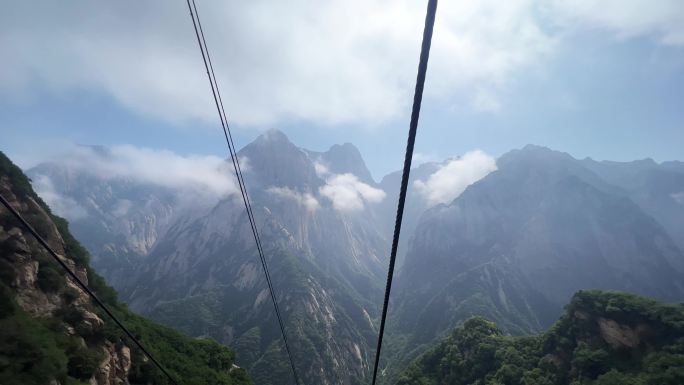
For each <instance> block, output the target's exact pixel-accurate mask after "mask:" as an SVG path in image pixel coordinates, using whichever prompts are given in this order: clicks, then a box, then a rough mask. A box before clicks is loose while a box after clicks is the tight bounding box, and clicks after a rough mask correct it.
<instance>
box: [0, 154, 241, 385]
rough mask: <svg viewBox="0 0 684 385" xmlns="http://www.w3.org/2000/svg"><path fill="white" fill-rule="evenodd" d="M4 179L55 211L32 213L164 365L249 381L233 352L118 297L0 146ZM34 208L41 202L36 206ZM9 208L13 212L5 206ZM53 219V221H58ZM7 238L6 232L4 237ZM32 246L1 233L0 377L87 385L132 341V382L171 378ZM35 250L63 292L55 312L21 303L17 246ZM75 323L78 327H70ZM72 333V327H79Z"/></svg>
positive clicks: (46, 277) (43, 284)
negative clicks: (89, 317)
mask: <svg viewBox="0 0 684 385" xmlns="http://www.w3.org/2000/svg"><path fill="white" fill-rule="evenodd" d="M0 179H2V182H3V183H5V185H6V186H7V185H9V188H10V189H11V191H12V193H14V195H15V196H16V197H17V199H18V200H19V201H22V202H26V201H28V200H30V199H32V200H34V201H35V202H36V203H37V204H38V205H40V206H41V207H42V209H43V211H45V212H46V213H48V215H49V218H50V219H51V222H52V223H50V221H48V220H46V217H45V214H42V213H40V210H31V209H30V205H29V209H28V210H27V211H26V212H25V213H24V214H25V218H26V219H27V221H29V223H31V224H32V225H33V226H34V227H35V229H36V231H38V232H39V234H41V236H43V237H45V238H49V235H50V234H51V233H52V234H54V229H55V228H56V229H57V231H58V232H59V235H60V236H61V238H62V240H63V241H64V251H65V254H66V255H67V256H68V257H69V258H71V259H72V260H74V262H75V263H76V265H77V266H81V267H84V268H85V269H86V273H87V276H88V282H89V286H90V288H91V289H92V290H93V291H94V292H95V293H96V294H97V296H98V297H99V298H100V299H101V300H102V301H103V302H105V303H106V304H107V305H108V306H109V307H110V308H111V310H112V311H113V313H115V315H116V316H117V317H118V318H119V319H120V320H121V321H122V322H123V323H124V324H125V325H126V326H127V327H128V329H129V330H131V331H132V333H134V335H135V336H136V337H137V338H138V339H139V340H140V341H141V342H142V343H143V344H144V345H145V347H146V348H147V349H148V350H149V351H150V353H152V354H153V355H154V357H155V358H156V359H157V360H158V361H159V362H161V363H162V365H164V366H165V368H166V369H167V370H168V371H169V372H170V373H171V374H172V376H173V377H174V378H175V379H176V380H177V381H178V383H179V384H206V385H215V384H224V385H229V384H250V383H251V381H250V380H249V379H248V378H247V376H246V373H245V371H244V370H242V369H239V368H237V367H234V366H233V363H234V360H235V356H234V353H233V352H232V351H230V350H228V349H227V348H225V347H224V346H222V345H220V344H218V343H216V342H214V341H209V340H195V339H191V338H189V337H186V336H184V335H182V334H180V333H178V332H176V331H174V330H172V329H170V328H168V327H164V326H161V325H158V324H156V323H153V322H151V321H148V320H146V319H144V318H142V317H140V316H137V315H135V314H133V313H132V312H130V311H129V310H128V309H127V308H126V306H125V305H123V304H121V303H119V302H118V300H117V295H116V292H115V291H114V290H113V289H112V288H111V287H109V286H108V285H107V284H106V283H105V282H104V280H103V279H102V278H101V277H100V276H99V275H97V274H96V273H95V272H94V271H93V270H92V269H91V268H90V267H89V265H88V261H89V258H88V253H87V251H86V250H85V249H84V248H83V247H82V246H81V245H80V244H79V243H78V241H77V240H76V239H75V238H74V237H73V236H72V235H71V233H70V232H69V229H68V223H67V222H66V220H64V219H62V218H60V217H58V216H55V215H53V214H52V213H51V212H50V210H49V208H48V207H47V205H45V203H44V202H43V201H42V200H40V198H39V197H38V196H37V195H36V194H35V192H34V191H33V190H32V188H31V185H30V181H29V180H28V178H27V177H26V176H25V175H24V174H23V173H22V172H21V170H19V168H17V167H16V166H15V165H13V164H12V163H11V161H10V160H9V159H8V158H7V157H6V156H5V155H4V154H2V152H0ZM34 207H35V206H34ZM5 212H6V211H5ZM53 224H54V226H53ZM0 226H3V228H5V229H9V228H11V227H18V226H19V224H18V223H17V222H16V221H15V220H14V219H13V218H11V217H10V216H8V215H4V216H0ZM5 238H6V237H5ZM27 241H28V242H29V245H30V250H17V249H16V247H17V246H16V245H17V242H15V241H13V240H12V239H11V237H10V238H7V239H3V240H0V384H3V385H15V384H16V385H31V384H36V385H44V384H47V383H49V382H50V381H51V380H53V379H56V380H58V381H60V383H62V384H66V385H78V384H85V383H87V382H88V379H89V378H90V377H92V375H93V373H94V372H95V370H96V369H97V367H98V366H99V365H100V363H101V362H102V360H103V359H104V347H105V346H106V345H108V344H109V345H110V346H111V347H114V348H115V349H119V348H121V347H122V346H123V345H126V346H128V347H130V348H131V361H132V365H131V370H130V374H129V380H130V383H131V384H161V385H164V384H168V383H169V381H168V379H167V378H166V377H165V376H163V375H162V373H161V372H160V371H159V370H158V369H157V368H156V367H155V366H154V365H153V364H152V362H151V361H150V360H149V359H148V358H147V357H145V356H144V355H143V354H142V352H141V351H140V349H139V348H138V347H137V346H136V345H135V344H134V343H133V342H132V341H130V340H129V339H128V338H127V337H126V336H125V335H124V333H123V331H121V330H120V329H119V328H118V327H117V326H116V325H115V324H114V323H113V322H112V321H111V319H110V318H109V317H108V316H107V315H106V314H104V312H103V311H101V310H100V309H99V308H96V307H95V306H86V307H85V308H84V307H83V306H76V305H74V304H73V302H74V301H75V300H76V298H78V296H79V293H78V292H77V291H75V289H73V288H69V287H68V286H67V285H66V277H65V273H64V272H63V271H62V270H61V268H60V267H59V266H58V265H57V264H56V263H55V262H54V261H53V260H51V259H50V257H49V256H47V255H46V253H44V252H43V251H42V250H41V249H40V248H39V247H38V246H37V243H35V242H32V241H31V240H30V239H27ZM15 252H19V253H26V252H28V253H30V256H31V258H32V259H33V260H35V261H37V262H38V274H37V286H38V287H39V288H40V290H42V291H43V292H45V293H48V294H49V295H57V296H59V297H61V298H62V300H63V302H62V303H63V304H64V306H62V307H60V308H58V309H57V310H56V311H55V312H54V313H52V315H50V316H45V317H33V316H31V315H29V314H28V313H26V312H25V311H24V310H23V309H22V308H21V307H20V306H18V304H17V303H16V301H15V299H14V296H15V291H14V289H13V285H14V283H13V282H14V280H15V275H16V273H15V268H14V265H13V263H16V260H13V259H12V258H15V257H13V255H14V253H15ZM85 310H88V311H91V312H95V313H97V314H98V315H99V317H100V318H101V319H102V320H104V325H102V326H99V325H93V324H92V323H86V322H84V314H85V313H84V311H85ZM68 329H72V330H73V331H74V332H75V334H71V333H69V332H67V330H68ZM74 332H72V333H74Z"/></svg>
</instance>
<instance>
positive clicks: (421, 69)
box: [373, 0, 437, 385]
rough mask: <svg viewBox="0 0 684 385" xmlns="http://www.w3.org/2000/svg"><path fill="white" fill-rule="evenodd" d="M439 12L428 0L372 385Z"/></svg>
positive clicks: (383, 330) (378, 358)
mask: <svg viewBox="0 0 684 385" xmlns="http://www.w3.org/2000/svg"><path fill="white" fill-rule="evenodd" d="M436 12H437V0H429V1H428V7H427V14H426V15H425V29H424V30H423V44H422V46H421V49H420V62H419V63H418V77H417V79H416V90H415V93H414V95H413V110H412V111H411V123H410V124H409V134H408V142H407V143H406V156H405V158H404V171H403V173H402V175H401V189H400V190H399V205H398V206H397V217H396V221H395V222H394V237H393V239H392V251H391V253H390V261H389V270H388V272H387V286H386V287H385V301H384V304H383V307H382V319H381V321H380V331H379V334H378V346H377V348H376V350H375V364H374V365H373V385H375V381H376V379H377V375H378V363H379V362H380V351H381V349H382V337H383V335H384V334H385V321H386V320H387V307H388V306H389V298H390V291H391V290H392V278H393V276H394V263H395V262H396V259H397V246H398V245H399V234H400V233H401V221H402V219H403V217H404V203H405V201H406V190H407V187H408V181H409V174H410V173H411V160H412V159H413V147H414V144H415V142H416V131H417V129H418V117H419V115H420V105H421V102H422V100H423V88H424V86H425V73H426V72H427V64H428V58H429V56H430V45H431V42H432V30H433V28H434V25H435V14H436Z"/></svg>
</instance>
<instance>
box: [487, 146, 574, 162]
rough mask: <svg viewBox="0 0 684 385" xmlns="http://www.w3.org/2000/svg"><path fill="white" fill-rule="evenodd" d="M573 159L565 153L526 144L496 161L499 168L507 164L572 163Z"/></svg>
mask: <svg viewBox="0 0 684 385" xmlns="http://www.w3.org/2000/svg"><path fill="white" fill-rule="evenodd" d="M574 160H575V159H574V158H573V157H572V156H570V154H568V153H566V152H561V151H556V150H552V149H550V148H548V147H544V146H539V145H535V144H528V145H526V146H525V147H523V148H521V149H519V150H511V151H509V152H507V153H505V154H503V155H502V156H501V157H500V158H499V159H498V161H497V164H498V165H499V167H505V166H506V165H509V164H517V163H521V162H523V163H533V164H539V165H549V164H555V163H558V162H568V161H574Z"/></svg>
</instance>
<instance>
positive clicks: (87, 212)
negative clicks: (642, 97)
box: [29, 130, 684, 384]
mask: <svg viewBox="0 0 684 385" xmlns="http://www.w3.org/2000/svg"><path fill="white" fill-rule="evenodd" d="M103 151H104V152H105V153H106V150H103ZM90 156H91V157H102V156H103V155H102V154H101V153H100V152H94V151H91V154H90ZM154 156H157V155H154ZM154 156H151V155H150V154H147V157H148V159H156V158H154ZM239 157H240V159H241V164H242V166H243V172H244V176H245V180H246V184H247V187H248V189H249V193H250V197H251V200H252V204H253V209H254V214H255V216H256V222H257V225H258V226H259V231H260V234H261V237H262V241H263V243H264V247H265V253H266V257H267V259H268V262H269V267H270V270H271V275H272V277H273V280H274V286H275V289H276V294H277V296H278V298H279V300H280V302H281V305H280V306H281V309H283V314H284V317H285V322H286V329H287V330H288V333H289V334H290V336H289V338H290V339H291V340H292V347H293V350H294V355H295V361H296V364H297V365H298V369H299V370H300V372H301V373H302V374H303V376H304V377H305V379H306V381H307V382H311V383H320V384H338V383H342V384H355V383H360V382H363V381H367V380H368V376H369V366H372V362H371V360H372V358H373V354H374V348H375V339H376V338H377V322H378V318H379V312H380V307H381V301H382V290H383V288H384V283H385V277H386V268H387V258H388V256H389V248H390V241H391V232H392V229H393V225H394V215H395V213H396V199H397V196H398V188H399V182H400V173H398V172H396V173H391V174H389V175H387V176H385V177H384V178H383V179H382V180H381V182H379V183H378V182H376V181H374V180H373V178H372V177H371V174H370V172H369V171H368V169H367V167H366V166H365V163H364V161H363V159H362V157H361V155H360V153H359V151H358V150H357V149H356V148H355V147H354V146H353V145H352V144H349V143H347V144H343V145H335V146H333V147H331V148H330V150H328V151H325V152H315V151H309V150H306V149H302V148H299V147H298V146H296V145H295V144H293V143H291V142H290V141H289V139H288V138H287V137H286V136H285V135H284V134H283V133H281V132H279V131H276V130H272V131H269V132H267V133H265V134H263V135H261V136H260V137H259V138H257V139H256V140H255V141H254V142H252V143H250V144H248V145H247V146H245V147H244V148H243V149H241V150H240V151H239ZM490 158H491V157H489V156H487V155H486V154H483V153H478V152H474V153H468V154H464V155H463V156H462V157H460V158H454V159H448V160H445V161H444V162H441V163H426V164H423V165H420V166H419V167H417V168H416V169H415V170H413V172H412V175H411V178H412V179H411V183H410V186H409V195H408V198H407V206H406V213H405V217H404V226H403V229H402V242H401V244H400V258H401V261H400V262H401V268H400V271H399V272H398V274H397V276H396V277H395V286H394V289H393V293H392V301H391V306H390V327H389V329H388V334H387V335H386V347H387V348H386V350H383V359H382V360H381V364H382V366H383V368H385V369H386V371H385V376H384V377H383V378H382V380H383V381H385V382H386V383H392V381H394V379H395V378H396V375H397V374H398V373H399V371H400V370H401V368H402V367H403V366H404V365H405V364H406V363H408V362H409V361H410V360H412V359H413V358H415V357H417V356H418V355H419V354H420V353H422V352H424V351H425V350H426V349H427V348H428V347H429V346H430V345H431V344H433V343H435V342H436V341H437V340H438V339H439V338H440V337H442V336H444V335H446V334H447V333H448V332H449V331H450V330H451V329H452V328H453V327H455V326H457V325H459V324H460V323H461V322H463V321H464V320H466V319H468V318H469V317H471V316H473V315H481V316H485V317H487V318H488V319H490V320H493V321H496V322H497V324H498V325H499V327H500V328H501V329H502V330H503V332H505V333H510V334H524V333H530V332H539V331H542V330H544V329H545V328H547V327H549V326H550V325H551V323H552V322H553V321H554V320H555V319H557V317H558V316H559V315H560V314H561V309H562V306H563V305H564V304H565V303H567V302H568V301H569V300H570V297H571V296H572V294H573V293H574V292H576V291H577V290H580V289H593V288H602V289H617V290H624V291H629V292H633V293H638V294H641V295H647V296H651V297H654V298H658V299H661V300H665V301H671V302H675V301H681V300H682V299H684V285H683V284H682V282H684V279H683V278H684V254H683V253H682V249H683V247H682V242H684V234H683V232H682V231H681V230H680V229H682V228H684V226H682V225H683V224H684V223H683V222H682V221H684V212H683V211H682V210H684V198H683V197H684V167H682V166H681V163H680V162H665V163H662V164H658V163H655V162H653V161H637V162H625V163H619V162H597V161H593V160H591V159H584V160H577V159H574V158H573V157H571V156H570V155H568V154H565V153H561V152H556V151H552V150H549V149H546V148H543V147H538V146H527V147H525V148H523V149H519V150H513V151H511V152H509V153H507V154H505V155H503V156H501V157H500V158H499V159H497V160H496V161H494V160H493V159H490ZM185 161H187V159H186V160H185ZM195 161H196V163H194V165H195V167H199V166H200V165H202V166H206V167H208V168H210V169H211V170H213V171H212V173H210V174H208V175H207V176H209V177H211V179H212V180H216V179H218V178H219V177H218V175H220V174H221V173H223V175H224V176H223V178H225V175H228V176H229V177H228V178H227V179H226V181H225V183H224V182H223V181H220V182H221V183H218V184H217V183H213V184H212V183H210V184H207V185H206V186H205V187H204V188H203V190H208V191H213V192H215V193H213V194H204V195H202V194H200V193H199V192H193V191H188V190H187V189H184V188H180V187H178V186H179V185H180V184H174V183H176V181H169V180H162V181H160V180H152V181H150V180H145V179H144V178H140V177H139V175H137V174H136V175H133V174H131V173H128V174H127V173H123V172H116V173H114V176H112V173H109V174H106V173H104V174H99V175H93V174H92V173H87V172H85V171H84V170H82V169H79V168H78V167H74V166H73V162H72V163H70V162H65V161H52V162H49V163H44V164H41V165H39V166H37V167H36V168H33V169H31V170H29V175H30V176H31V177H32V179H33V180H34V184H35V185H36V186H37V189H38V191H39V193H41V189H40V188H39V187H40V186H39V184H40V183H43V186H49V187H50V189H46V188H44V189H43V190H42V191H44V192H46V193H48V192H54V193H55V194H57V195H55V197H54V198H55V200H58V201H60V202H72V203H76V204H78V207H80V208H81V210H72V211H73V212H74V213H75V214H74V215H73V216H71V217H69V215H68V213H66V212H65V213H64V214H65V215H66V216H67V218H68V219H70V221H71V222H72V228H73V231H74V233H75V234H76V236H77V237H78V238H79V239H81V240H82V241H83V242H84V244H85V245H86V246H87V247H88V249H89V250H90V251H91V252H92V253H93V254H94V259H93V264H94V266H95V268H96V269H97V270H98V271H99V272H101V274H103V275H104V276H105V278H106V279H108V280H109V281H110V282H111V283H112V284H113V285H114V286H115V287H116V288H117V289H118V290H119V291H120V292H121V293H122V298H123V299H124V300H125V301H126V302H127V303H128V304H129V305H130V306H131V307H132V308H133V309H134V310H137V311H140V312H143V313H145V314H147V315H149V316H151V317H152V318H154V319H156V320H159V321H161V322H163V323H166V324H168V325H171V326H174V327H176V328H179V329H180V330H182V331H184V332H186V333H188V334H190V335H194V336H211V337H213V338H215V339H217V340H218V341H220V342H222V343H225V344H229V345H230V346H232V347H235V349H236V350H237V353H238V363H239V364H240V365H241V366H243V367H245V368H246V369H247V370H248V372H249V373H250V375H251V377H252V378H253V379H254V380H255V382H256V383H259V384H281V383H283V382H284V381H287V380H284V379H287V378H290V377H289V372H288V370H289V369H288V367H287V362H286V358H285V357H284V355H283V351H282V343H281V339H280V336H279V330H278V329H277V324H276V322H275V318H274V315H273V312H272V304H271V303H270V298H269V297H268V292H267V288H266V284H265V280H264V278H263V273H262V271H261V266H260V264H259V262H258V257H257V254H256V250H255V248H254V240H253V239H252V234H251V232H250V229H249V226H248V224H247V221H246V219H247V217H246V214H245V212H244V206H243V204H242V201H241V197H240V196H239V194H235V191H236V190H235V188H234V185H233V184H231V183H234V181H233V179H232V172H231V169H230V167H229V163H228V162H229V161H228V162H225V161H221V162H217V161H216V160H215V159H201V160H199V161H198V160H195ZM152 163H154V162H152ZM167 163H169V162H167ZM170 163H171V164H172V162H170ZM145 165H146V164H140V166H139V167H140V168H144V167H145ZM175 168H179V169H181V170H184V168H183V167H175ZM175 168H174V167H170V168H169V170H168V171H167V172H168V173H169V174H173V173H174V170H175ZM105 170H107V169H106V168H105ZM117 170H118V169H117ZM179 175H181V176H183V175H185V174H183V173H182V172H181V173H180V174H179ZM187 178H190V176H187V177H186V179H185V180H187ZM172 182H173V183H172ZM193 194H195V195H197V196H198V197H199V196H202V197H203V199H195V200H192V199H187V197H188V196H193ZM122 202H127V203H122ZM122 205H123V206H126V207H127V209H126V210H124V208H122ZM72 206H73V205H72ZM404 255H405V257H404Z"/></svg>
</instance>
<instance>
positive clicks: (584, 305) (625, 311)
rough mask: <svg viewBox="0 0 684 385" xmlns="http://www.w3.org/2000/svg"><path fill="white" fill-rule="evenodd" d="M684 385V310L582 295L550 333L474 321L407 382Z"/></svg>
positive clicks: (404, 378) (416, 367) (629, 298)
mask: <svg viewBox="0 0 684 385" xmlns="http://www.w3.org/2000/svg"><path fill="white" fill-rule="evenodd" d="M682 383H684V305H667V304H662V303H659V302H656V301H653V300H649V299H646V298H643V297H638V296H635V295H629V294H624V293H615V292H602V291H581V292H579V293H577V294H576V295H575V296H574V297H573V299H572V301H571V302H570V304H569V305H568V306H567V307H566V311H565V314H564V315H563V316H562V317H561V319H560V320H559V321H558V322H556V324H555V325H554V326H553V327H552V328H551V329H550V330H549V331H548V332H546V333H544V334H541V335H538V336H532V337H510V336H504V335H502V333H501V331H500V330H499V329H498V328H497V327H496V325H495V324H494V323H492V322H489V321H487V320H485V319H483V318H480V317H475V318H471V319H469V320H468V321H466V322H465V323H464V324H463V325H461V326H460V327H458V328H457V329H456V330H454V332H453V333H452V334H451V335H450V336H449V337H448V338H447V339H446V340H444V341H443V342H442V343H440V344H439V345H438V346H437V347H435V348H434V349H433V350H431V351H429V352H428V353H426V354H424V355H423V356H422V357H421V358H419V359H418V360H417V361H416V362H414V363H413V364H412V365H411V366H410V367H409V368H408V369H407V370H406V371H405V372H404V373H403V374H402V375H401V377H400V380H399V384H405V385H408V384H420V385H432V384H434V385H437V384H454V385H459V384H463V385H465V384H472V385H475V384H477V385H485V384H487V385H495V384H497V385H498V384H501V385H503V384H506V385H580V384H587V385H589V384H591V385H617V384H626V385H650V384H659V385H670V384H671V385H676V384H682Z"/></svg>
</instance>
